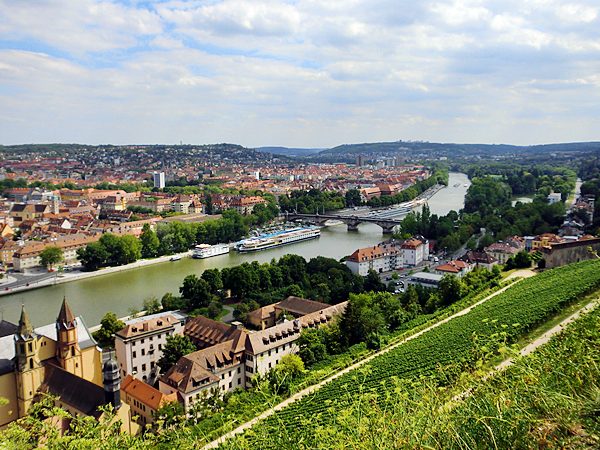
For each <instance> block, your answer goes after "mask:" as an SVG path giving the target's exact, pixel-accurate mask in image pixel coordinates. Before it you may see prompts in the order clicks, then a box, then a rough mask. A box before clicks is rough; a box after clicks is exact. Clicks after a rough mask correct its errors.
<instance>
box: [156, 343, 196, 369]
mask: <svg viewBox="0 0 600 450" xmlns="http://www.w3.org/2000/svg"><path fill="white" fill-rule="evenodd" d="M195 351H196V347H195V346H194V344H193V343H192V341H190V338H188V337H187V336H182V335H180V334H173V335H171V336H169V337H167V342H166V343H165V346H164V347H163V352H162V356H161V357H160V359H159V360H158V362H157V363H156V364H157V365H158V367H160V371H161V373H165V372H167V371H168V370H169V369H170V368H171V367H173V366H174V365H175V363H176V362H177V361H179V359H180V358H181V357H182V356H185V355H188V354H190V353H192V352H195Z"/></svg>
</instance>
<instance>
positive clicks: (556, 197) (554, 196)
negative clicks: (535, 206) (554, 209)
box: [547, 192, 562, 205]
mask: <svg viewBox="0 0 600 450" xmlns="http://www.w3.org/2000/svg"><path fill="white" fill-rule="evenodd" d="M547 198H548V203H549V204H550V205H552V204H554V203H558V202H560V201H561V200H562V197H561V194H560V192H551V193H550V194H548V197H547Z"/></svg>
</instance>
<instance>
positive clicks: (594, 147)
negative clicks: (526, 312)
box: [319, 141, 600, 157]
mask: <svg viewBox="0 0 600 450" xmlns="http://www.w3.org/2000/svg"><path fill="white" fill-rule="evenodd" d="M584 151H600V142H568V143H559V144H542V145H530V146H520V145H509V144H454V143H438V142H425V141H396V142H373V143H362V144H344V145H338V146H337V147H333V148H330V149H326V150H323V151H321V152H320V153H319V156H320V157H331V156H336V155H350V154H364V155H370V154H385V153H398V152H410V153H418V152H424V153H425V152H426V153H438V154H448V155H449V156H450V155H454V156H456V155H461V154H462V155H469V154H477V153H486V154H525V153H541V152H584Z"/></svg>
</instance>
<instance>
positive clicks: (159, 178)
mask: <svg viewBox="0 0 600 450" xmlns="http://www.w3.org/2000/svg"><path fill="white" fill-rule="evenodd" d="M152 178H153V180H154V187H155V188H158V189H162V188H164V187H165V173H164V172H154V174H153V175H152Z"/></svg>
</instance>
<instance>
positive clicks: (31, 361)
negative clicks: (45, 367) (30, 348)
mask: <svg viewBox="0 0 600 450" xmlns="http://www.w3.org/2000/svg"><path fill="white" fill-rule="evenodd" d="M29 368H30V369H33V358H30V359H29Z"/></svg>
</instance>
